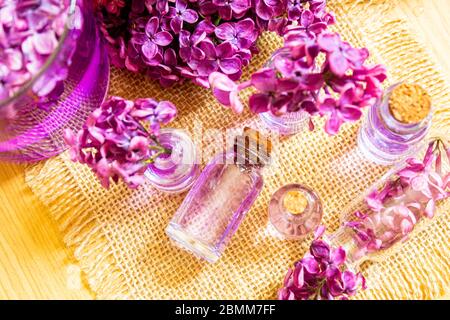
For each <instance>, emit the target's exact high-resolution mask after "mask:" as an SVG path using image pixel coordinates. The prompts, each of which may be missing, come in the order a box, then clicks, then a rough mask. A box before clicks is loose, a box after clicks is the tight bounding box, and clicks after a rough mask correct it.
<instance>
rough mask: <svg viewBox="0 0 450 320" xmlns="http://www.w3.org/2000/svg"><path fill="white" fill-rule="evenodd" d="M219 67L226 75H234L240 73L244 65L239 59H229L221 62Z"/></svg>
mask: <svg viewBox="0 0 450 320" xmlns="http://www.w3.org/2000/svg"><path fill="white" fill-rule="evenodd" d="M219 67H220V70H222V71H223V73H225V74H234V73H236V72H239V70H240V69H241V67H242V64H241V60H239V58H227V59H222V60H220V61H219Z"/></svg>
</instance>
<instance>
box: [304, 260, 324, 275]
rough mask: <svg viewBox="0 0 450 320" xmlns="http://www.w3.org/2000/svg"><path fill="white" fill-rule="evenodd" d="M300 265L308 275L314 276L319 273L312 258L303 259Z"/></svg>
mask: <svg viewBox="0 0 450 320" xmlns="http://www.w3.org/2000/svg"><path fill="white" fill-rule="evenodd" d="M302 265H303V267H304V268H305V269H306V271H308V273H309V274H316V273H318V272H319V271H320V267H319V263H318V262H317V261H316V259H315V258H313V257H306V258H303V259H302Z"/></svg>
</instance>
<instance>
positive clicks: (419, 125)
mask: <svg viewBox="0 0 450 320" xmlns="http://www.w3.org/2000/svg"><path fill="white" fill-rule="evenodd" d="M431 118H432V110H431V99H430V97H429V96H428V94H427V92H426V91H425V90H424V89H422V88H421V87H420V86H418V85H411V84H405V83H400V84H396V85H394V86H392V87H391V88H389V89H388V90H387V92H386V94H385V95H384V96H383V97H382V98H381V99H380V100H379V101H378V102H377V103H375V104H374V105H373V106H372V107H371V109H370V110H369V112H368V114H367V117H366V119H365V121H364V123H363V125H362V127H361V129H360V131H359V135H358V147H359V149H360V150H361V152H362V153H363V155H364V156H365V157H366V158H367V159H369V160H371V161H373V162H375V163H377V164H381V165H390V164H393V163H395V162H397V161H399V160H401V159H402V158H404V157H406V156H408V155H410V154H412V153H413V152H414V151H415V149H416V147H417V146H418V144H419V143H420V142H421V141H422V140H423V139H424V138H425V136H426V135H427V133H428V130H429V128H430V126H431Z"/></svg>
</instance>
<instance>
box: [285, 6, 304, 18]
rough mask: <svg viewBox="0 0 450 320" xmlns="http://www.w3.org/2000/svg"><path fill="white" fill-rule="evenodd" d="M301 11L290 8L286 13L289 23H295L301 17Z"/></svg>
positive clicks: (296, 7) (296, 8)
mask: <svg viewBox="0 0 450 320" xmlns="http://www.w3.org/2000/svg"><path fill="white" fill-rule="evenodd" d="M301 12H302V11H301V9H300V8H299V7H298V6H295V7H293V8H290V9H289V11H288V18H289V20H290V21H296V20H298V19H299V18H300V16H301Z"/></svg>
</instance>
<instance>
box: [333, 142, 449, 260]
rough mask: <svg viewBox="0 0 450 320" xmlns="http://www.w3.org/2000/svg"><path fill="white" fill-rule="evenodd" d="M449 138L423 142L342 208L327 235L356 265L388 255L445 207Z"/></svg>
mask: <svg viewBox="0 0 450 320" xmlns="http://www.w3.org/2000/svg"><path fill="white" fill-rule="evenodd" d="M449 143H450V141H448V140H447V139H446V138H444V137H438V138H433V139H431V140H429V141H425V143H421V144H420V146H419V147H418V148H417V151H416V153H415V155H414V157H413V158H407V159H403V160H402V161H400V162H398V163H396V164H395V166H394V167H393V168H392V169H391V170H389V171H388V172H387V173H386V174H385V175H384V176H383V177H382V178H380V179H379V180H378V181H376V182H375V183H374V184H373V185H371V186H370V187H369V188H368V189H367V190H366V191H365V192H364V193H363V194H362V195H361V196H359V197H356V198H355V199H354V200H353V202H352V203H350V204H349V205H348V206H347V207H346V208H344V209H343V212H342V214H341V216H340V222H341V227H340V228H339V229H338V230H336V231H335V232H334V233H333V234H331V235H329V236H328V240H329V241H331V243H332V244H333V246H342V247H343V248H344V249H345V250H346V254H347V261H348V263H349V264H352V265H353V267H354V268H356V267H357V266H359V265H361V264H362V263H363V262H364V261H366V260H371V261H383V260H385V259H387V258H388V257H389V256H390V255H392V254H393V253H395V252H398V250H399V249H401V246H402V244H403V243H404V242H405V241H406V240H407V239H409V238H411V236H412V235H413V232H418V231H420V230H423V228H426V226H427V225H429V223H430V221H431V219H433V217H434V216H435V215H436V214H437V213H438V211H441V212H442V213H444V212H446V208H447V207H448V206H446V205H445V201H446V199H448V198H449V195H450V194H449V192H448V190H449V186H448V184H446V180H445V179H446V177H449V176H450V154H449V153H448V150H449V149H448V147H447V146H448V145H449ZM411 159H415V160H414V161H410V160H411ZM440 205H442V207H440V208H439V206H440ZM416 229H418V230H416Z"/></svg>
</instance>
